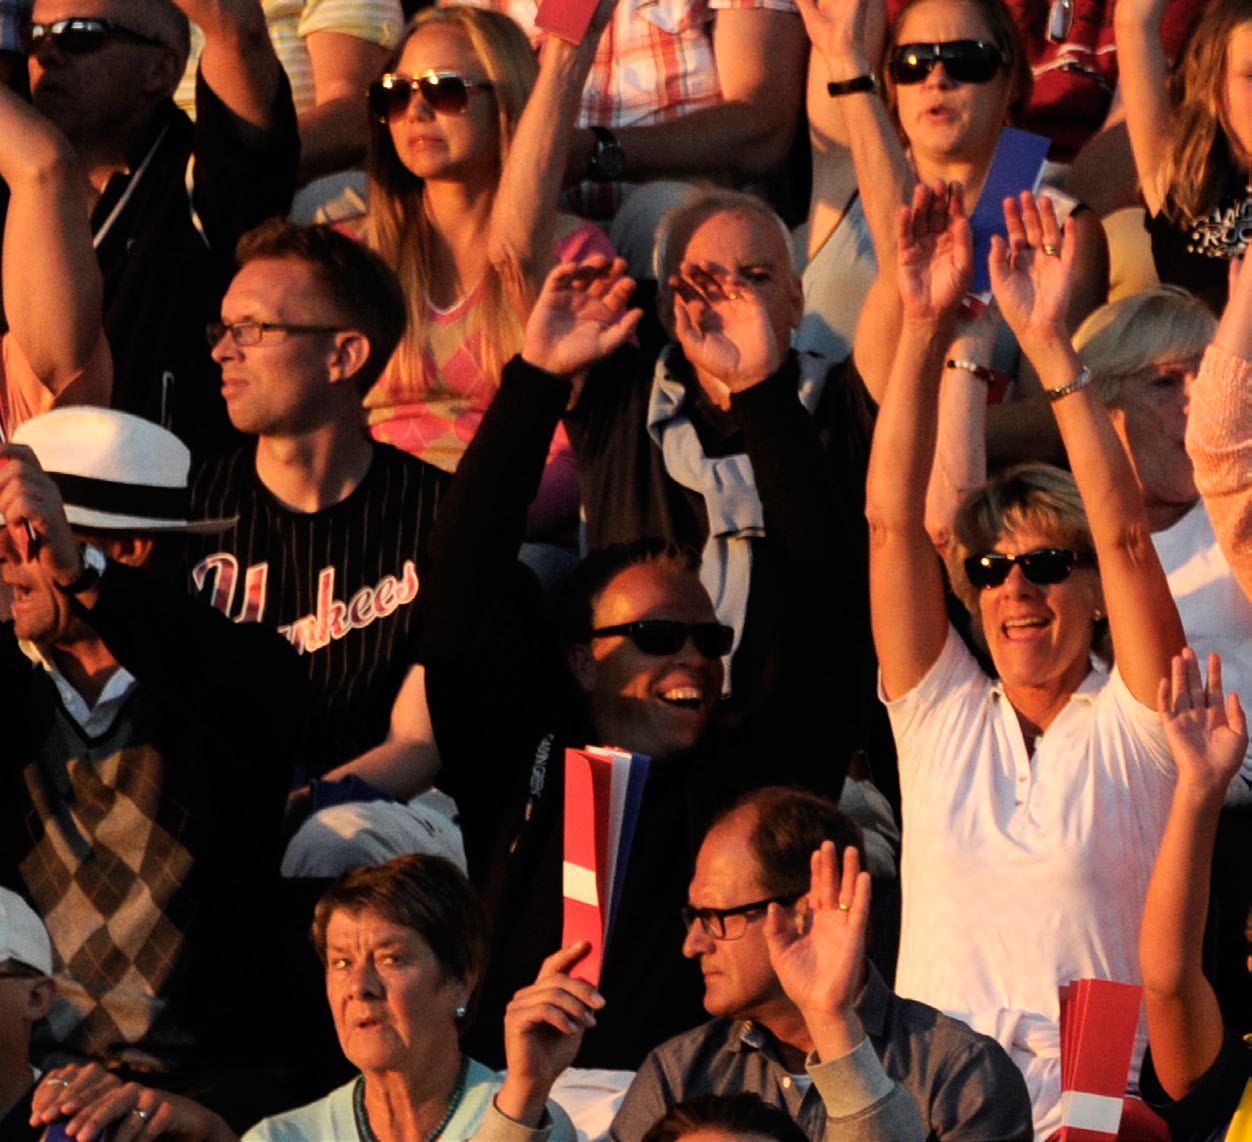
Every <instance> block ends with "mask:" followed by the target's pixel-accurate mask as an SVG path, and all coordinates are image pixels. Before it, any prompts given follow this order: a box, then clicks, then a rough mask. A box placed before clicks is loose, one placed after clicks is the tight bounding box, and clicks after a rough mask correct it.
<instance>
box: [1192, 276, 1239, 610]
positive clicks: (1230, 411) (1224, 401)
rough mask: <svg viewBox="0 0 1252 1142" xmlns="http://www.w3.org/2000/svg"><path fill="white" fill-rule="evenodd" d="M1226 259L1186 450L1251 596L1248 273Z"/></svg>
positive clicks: (1219, 533)
mask: <svg viewBox="0 0 1252 1142" xmlns="http://www.w3.org/2000/svg"><path fill="white" fill-rule="evenodd" d="M1242 270H1243V263H1242V262H1231V263H1230V298H1229V300H1228V301H1227V303H1226V311H1225V312H1224V313H1223V314H1222V319H1221V322H1220V323H1219V324H1218V326H1217V335H1216V336H1215V337H1214V338H1213V344H1212V345H1210V346H1209V349H1208V352H1206V353H1205V354H1204V360H1203V361H1202V362H1201V364H1200V374H1199V376H1198V377H1197V378H1196V380H1195V384H1194V385H1192V387H1191V415H1190V416H1189V417H1188V418H1187V452H1188V453H1189V454H1190V456H1191V462H1192V463H1193V464H1194V465H1195V482H1196V487H1197V488H1199V489H1200V494H1201V495H1202V496H1203V497H1204V506H1205V507H1206V508H1207V509H1208V513H1209V516H1210V517H1211V518H1212V520H1213V529H1214V531H1216V532H1217V538H1218V541H1219V542H1220V543H1221V546H1222V552H1223V553H1224V554H1225V556H1226V559H1227V561H1228V562H1229V563H1230V566H1231V567H1232V568H1233V569H1234V572H1235V574H1236V575H1237V576H1238V578H1239V582H1240V584H1241V585H1242V587H1243V591H1244V594H1246V595H1247V596H1248V598H1250V599H1252V400H1249V399H1248V391H1249V386H1250V385H1252V273H1245V272H1241V271H1242Z"/></svg>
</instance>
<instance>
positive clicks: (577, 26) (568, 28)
mask: <svg viewBox="0 0 1252 1142" xmlns="http://www.w3.org/2000/svg"><path fill="white" fill-rule="evenodd" d="M598 4H599V0H539V8H538V10H537V11H536V12H535V26H536V27H537V28H542V29H543V30H544V31H545V32H548V33H550V34H551V35H553V36H559V37H560V38H561V39H563V40H568V41H569V42H570V43H571V44H581V43H582V42H583V36H585V35H586V34H587V29H588V28H589V27H590V26H591V17H592V16H594V15H595V14H596V7H597V5H598Z"/></svg>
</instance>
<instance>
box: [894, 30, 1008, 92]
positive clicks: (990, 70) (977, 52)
mask: <svg viewBox="0 0 1252 1142" xmlns="http://www.w3.org/2000/svg"><path fill="white" fill-rule="evenodd" d="M937 63H942V64H943V70H944V72H945V73H946V74H947V77H948V78H949V79H950V80H952V82H953V83H990V82H991V80H992V79H994V78H995V74H996V72H997V71H999V70H1000V68H1002V67H1004V66H1005V65H1004V56H1003V55H1002V54H1001V52H1000V49H999V48H998V47H996V46H995V44H989V43H987V42H986V41H985V40H949V41H948V42H947V43H946V44H901V45H900V46H899V47H897V48H896V49H895V50H894V51H892V53H891V60H890V62H889V63H888V64H887V69H888V70H889V71H890V72H891V78H892V79H893V80H895V82H896V83H897V84H899V85H902V86H907V85H909V84H911V83H921V82H922V80H924V79H925V78H926V77H927V76H928V75H929V74H930V73H931V72H932V71H934V70H935V64H937Z"/></svg>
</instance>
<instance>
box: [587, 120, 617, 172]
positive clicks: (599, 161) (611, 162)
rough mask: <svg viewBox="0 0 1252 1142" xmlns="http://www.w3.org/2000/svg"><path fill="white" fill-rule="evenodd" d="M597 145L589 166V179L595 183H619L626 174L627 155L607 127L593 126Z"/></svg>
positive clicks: (592, 130)
mask: <svg viewBox="0 0 1252 1142" xmlns="http://www.w3.org/2000/svg"><path fill="white" fill-rule="evenodd" d="M591 133H592V134H593V135H594V136H595V140H596V145H595V148H594V150H592V152H591V161H590V162H589V163H588V164H587V177H588V178H590V179H593V180H594V181H595V182H617V180H618V179H620V178H622V177H623V176H624V175H625V174H626V153H625V152H624V151H623V150H622V145H621V143H619V142H618V141H617V136H616V135H614V134H613V132H612V131H610V130H609V129H608V128H607V127H602V126H600V125H599V124H592V127H591Z"/></svg>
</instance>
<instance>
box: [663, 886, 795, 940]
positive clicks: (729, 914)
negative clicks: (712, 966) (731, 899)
mask: <svg viewBox="0 0 1252 1142" xmlns="http://www.w3.org/2000/svg"><path fill="white" fill-rule="evenodd" d="M794 903H795V897H794V896H767V897H766V898H765V899H764V900H753V901H752V903H751V904H739V905H737V906H736V907H734V908H693V907H692V906H691V905H690V904H687V905H685V906H684V907H683V911H682V917H683V931H684V932H690V931H691V925H692V924H694V923H695V922H696V921H697V920H699V921H700V928H701V929H702V930H703V932H704V934H705V935H706V936H709V937H711V938H712V939H714V940H739V939H742V938H743V934H744V933H745V932H746V931H747V930H748V923H749V922H750V921H751V920H752V918H753V913H758V914H760V915H764V914H765V910H766V909H767V908H768V907H769V906H770V905H771V904H786V905H791V904H794Z"/></svg>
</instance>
